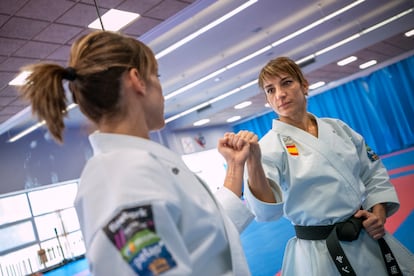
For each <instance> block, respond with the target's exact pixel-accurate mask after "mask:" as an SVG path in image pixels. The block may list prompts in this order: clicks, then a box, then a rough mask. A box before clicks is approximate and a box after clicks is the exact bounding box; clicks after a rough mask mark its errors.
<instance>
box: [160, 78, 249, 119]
mask: <svg viewBox="0 0 414 276" xmlns="http://www.w3.org/2000/svg"><path fill="white" fill-rule="evenodd" d="M254 84H257V79H256V80H253V81H251V82H248V83H245V84H243V85H242V86H240V87H237V88H235V89H233V90H230V91H229V92H226V93H224V94H222V95H220V96H218V97H215V98H213V99H211V100H208V101H206V102H204V103H201V104H198V105H196V106H193V107H191V108H190V109H187V110H185V111H183V112H181V113H178V114H175V115H174V116H171V117H169V118H167V119H165V123H169V122H172V121H174V120H177V119H178V118H181V117H183V116H185V115H187V114H190V113H191V112H193V111H196V110H198V109H200V108H203V107H206V106H208V105H211V104H212V103H215V102H218V101H221V100H222V99H224V98H227V97H229V96H231V95H233V94H236V93H238V92H240V91H242V90H243V89H245V88H248V87H250V86H252V85H254Z"/></svg>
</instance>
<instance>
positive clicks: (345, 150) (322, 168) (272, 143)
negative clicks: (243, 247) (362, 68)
mask: <svg viewBox="0 0 414 276" xmlns="http://www.w3.org/2000/svg"><path fill="white" fill-rule="evenodd" d="M315 119H316V121H317V124H318V138H317V137H315V136H313V135H311V134H309V133H307V132H305V131H303V130H301V129H299V128H296V127H293V126H291V125H288V124H285V123H283V122H281V121H279V120H274V121H273V127H272V129H271V130H270V131H269V132H268V133H267V134H266V135H265V136H264V137H263V138H262V139H261V140H260V148H261V151H262V163H263V167H264V171H265V174H266V176H267V178H268V179H269V180H270V182H271V186H272V189H273V191H274V195H275V197H276V198H277V200H278V202H279V203H276V204H270V203H265V202H261V201H260V200H258V199H257V198H255V197H254V195H253V194H252V193H251V191H250V189H249V187H248V185H247V183H246V185H245V197H246V200H247V204H248V206H249V208H251V209H252V211H253V213H254V214H255V215H256V219H257V220H259V221H271V220H276V219H278V218H280V217H281V216H282V215H284V216H285V217H286V218H287V219H289V220H290V221H291V222H292V224H294V225H303V226H315V225H329V224H334V223H336V222H340V221H344V220H346V219H347V218H349V217H351V216H352V215H353V214H354V213H355V212H356V211H358V209H360V207H361V206H362V208H364V209H366V210H369V209H370V208H372V206H374V205H375V204H377V203H387V205H386V206H387V215H388V216H390V215H392V214H393V213H395V212H396V211H397V209H398V208H399V201H398V198H397V194H396V191H395V189H394V187H393V185H392V184H391V183H390V182H389V177H388V174H387V171H386V169H385V167H384V166H383V164H382V162H381V161H380V160H379V159H378V156H376V155H375V153H373V152H372V150H370V149H368V150H367V148H366V145H365V141H364V139H363V138H362V137H361V136H360V135H359V134H357V133H356V132H355V131H353V130H352V129H351V128H350V127H349V126H347V125H346V124H345V123H344V122H342V121H340V120H336V119H329V118H323V119H320V118H316V117H315ZM368 154H369V155H370V156H371V159H372V160H373V161H372V160H371V159H370V158H369V157H368ZM374 159H377V160H374ZM385 240H386V241H387V243H388V245H389V246H390V248H391V249H392V251H393V253H394V255H395V257H396V258H397V260H398V263H399V265H400V268H401V269H402V271H403V273H404V275H414V256H413V255H412V253H410V252H409V251H408V250H407V249H406V248H404V247H403V246H402V245H401V244H400V243H399V242H398V241H397V240H396V239H395V238H394V237H392V236H391V235H389V234H386V236H385ZM341 245H342V247H343V249H344V252H345V254H346V256H347V257H348V259H349V261H350V263H351V265H352V266H353V268H354V271H355V272H356V274H357V275H364V276H367V275H375V276H381V275H387V272H386V268H385V265H384V262H383V260H382V256H381V255H380V249H379V247H378V243H377V242H376V241H375V240H373V239H372V238H371V237H370V236H369V235H368V234H367V233H366V232H365V231H364V230H363V231H362V232H361V233H360V235H359V238H358V240H355V241H352V242H341ZM269 265H270V264H269ZM282 275H286V276H300V275H315V276H319V275H330V276H331V275H339V272H338V271H337V268H336V267H335V265H334V262H333V261H332V259H331V257H330V255H329V252H328V250H327V247H326V243H325V240H317V241H310V240H302V239H298V238H296V237H294V238H292V239H291V240H290V241H289V242H288V244H287V246H286V249H285V255H284V260H283V265H282Z"/></svg>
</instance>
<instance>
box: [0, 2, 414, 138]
mask: <svg viewBox="0 0 414 276" xmlns="http://www.w3.org/2000/svg"><path fill="white" fill-rule="evenodd" d="M96 1H97V4H98V6H99V11H100V13H101V14H103V13H104V12H105V11H107V10H108V9H109V8H117V9H121V10H127V11H133V12H138V13H140V14H141V17H140V18H139V19H138V20H137V21H136V22H134V23H133V24H131V25H129V26H128V27H127V28H125V29H124V30H122V32H124V33H126V34H128V35H132V36H135V37H137V38H138V39H140V40H142V41H144V42H145V43H147V44H148V45H149V46H150V47H151V48H152V49H153V51H154V52H155V53H156V54H158V53H160V52H161V51H162V50H164V49H165V48H167V47H168V46H170V45H172V44H174V43H176V42H178V41H179V40H180V39H182V38H184V37H186V36H188V35H191V34H193V33H194V32H196V31H198V30H199V29H201V28H203V27H204V26H206V25H208V24H210V23H212V22H214V21H215V20H217V19H219V18H221V17H222V16H224V15H225V14H227V13H228V12H231V11H232V10H234V9H236V8H237V7H239V6H240V5H242V4H243V3H245V2H247V1H241V0H226V1H225V0H222V1H213V0H200V1H191V0H186V1H185V0H164V1H160V0H158V1H157V0H145V1H138V0H96ZM352 3H358V2H357V1H348V0H346V1H345V0H343V1H333V0H320V1H312V0H295V1H281V0H258V1H257V2H256V3H254V4H252V5H251V6H250V7H248V8H247V9H245V10H243V11H242V12H240V13H239V14H237V15H235V16H233V17H232V18H230V19H228V20H227V21H225V22H224V23H222V24H220V25H217V26H216V27H214V28H212V29H210V30H209V31H207V32H206V33H204V34H201V35H199V36H198V37H196V38H195V39H193V40H191V41H190V42H188V43H187V44H184V45H183V46H181V47H180V48H178V49H177V50H175V51H173V52H171V53H169V54H167V55H166V56H164V57H161V58H159V59H158V62H159V68H160V70H159V73H160V75H161V78H160V80H161V84H162V86H163V91H164V95H165V96H166V97H167V100H166V102H165V117H166V119H167V122H168V124H167V126H166V127H167V128H168V129H170V130H172V131H174V130H177V129H183V128H190V127H192V123H193V122H194V121H196V120H199V119H204V118H209V119H210V120H211V122H210V124H209V125H221V124H227V123H226V119H228V118H229V117H232V116H234V115H240V116H242V119H241V120H245V119H248V118H252V117H254V116H257V115H260V114H263V113H265V112H268V111H270V110H269V109H267V108H266V107H265V106H264V104H265V99H264V95H263V92H261V91H259V89H258V87H257V84H253V85H251V86H249V87H247V88H245V89H240V91H238V92H234V91H236V90H235V89H238V88H240V87H242V86H243V85H245V84H247V83H250V82H252V81H255V80H256V79H257V75H258V73H259V71H260V69H261V67H262V66H263V65H264V64H265V63H266V62H267V61H268V60H270V59H271V58H274V57H277V56H281V55H284V56H289V57H291V58H293V59H294V60H297V61H299V60H300V59H302V58H304V57H307V56H309V55H312V54H315V53H318V51H320V50H322V49H325V48H326V47H328V46H331V45H333V44H335V43H338V42H340V41H342V40H343V39H345V38H349V37H351V36H353V35H356V34H360V37H359V38H357V39H355V40H353V41H351V42H348V43H345V44H344V45H342V46H340V47H338V48H336V49H333V50H330V51H327V52H326V53H323V54H320V55H317V56H316V57H315V58H314V60H313V63H310V64H308V65H306V66H304V67H303V70H304V72H305V74H306V76H307V78H308V80H309V82H310V83H311V84H312V83H314V82H317V81H324V82H326V83H327V85H326V86H325V87H323V88H320V89H318V90H315V91H311V95H312V93H321V92H323V91H324V90H326V89H328V88H331V87H334V86H335V85H338V84H340V83H342V82H344V81H349V80H351V79H352V78H355V77H358V76H361V75H364V74H368V73H369V72H371V71H372V70H374V69H378V68H380V67H383V66H385V65H388V64H390V63H392V62H396V61H398V60H400V59H402V58H404V57H408V56H411V55H413V54H414V52H413V49H414V38H413V37H410V38H407V37H405V36H404V32H406V31H408V30H410V29H413V28H414V10H413V9H414V2H413V1H412V0H392V1H390V0H366V1H362V3H360V4H358V5H356V6H355V7H353V8H352V9H350V10H348V11H346V12H344V13H342V14H340V15H337V16H335V17H332V18H330V19H328V20H326V21H325V22H323V23H321V24H319V25H318V26H315V27H312V24H313V23H314V22H317V21H318V20H320V19H321V18H323V17H324V16H328V15H331V14H332V13H334V12H336V11H337V10H339V9H342V8H344V7H345V6H347V5H349V4H352ZM93 4H94V2H93V1H90V0H81V1H76V0H58V1H57V0H1V2H0V134H3V135H11V133H12V132H13V131H14V130H13V129H14V128H16V126H18V127H21V125H22V124H27V122H28V120H29V121H30V122H32V118H31V114H30V109H28V108H27V103H24V102H22V101H21V100H19V99H18V97H17V93H16V90H15V88H14V87H10V86H9V85H8V82H9V81H10V80H11V79H12V78H13V77H14V76H15V75H16V73H17V72H18V69H19V68H20V67H21V66H23V65H25V64H27V63H32V62H36V61H40V60H42V61H44V60H48V61H54V62H58V63H60V64H62V65H66V60H67V56H68V53H69V48H70V44H71V43H72V42H73V40H74V39H75V38H76V37H77V36H79V35H80V34H83V33H85V32H88V29H87V27H86V26H87V25H88V24H89V23H90V22H92V21H93V20H94V19H96V17H97V13H96V8H95V7H94V5H93ZM404 12H405V15H403V16H401V17H400V18H399V19H396V20H394V21H392V22H390V23H389V24H387V25H384V26H382V27H379V28H377V29H374V30H371V29H370V28H371V27H373V26H375V25H376V24H378V23H380V22H383V21H384V20H387V19H389V18H391V17H393V16H395V15H398V14H400V15H402V13H404ZM307 26H308V28H309V30H307V31H306V32H304V33H301V34H297V35H295V36H294V35H293V34H295V32H296V31H298V30H300V29H302V28H304V27H307ZM289 36H294V37H293V38H292V39H289V40H286V41H284V42H282V43H280V44H279V45H277V46H275V47H270V49H267V50H264V51H263V53H261V54H260V55H258V56H256V57H254V58H252V59H249V60H248V61H245V62H242V63H240V64H239V65H237V66H234V67H232V68H227V69H226V70H225V71H224V72H222V73H221V74H218V75H217V76H215V77H212V78H208V79H207V80H205V81H203V82H201V83H200V84H198V85H195V86H194V87H192V88H189V89H188V90H186V91H185V92H183V93H181V94H179V95H177V96H175V97H172V98H169V97H170V96H169V94H171V93H173V92H174V91H177V90H178V89H180V88H183V87H186V86H187V85H189V84H191V83H193V82H194V81H197V80H199V79H201V78H203V77H206V76H208V75H210V74H211V73H213V72H216V71H217V70H219V69H222V68H226V66H227V67H229V65H232V64H234V63H235V62H237V61H242V59H243V58H244V57H246V56H248V55H250V54H252V53H255V52H256V51H258V50H261V49H264V47H266V46H269V45H271V44H272V43H274V42H276V41H278V40H280V39H286V38H288V37H289ZM349 55H355V56H357V57H358V60H357V61H356V62H353V63H351V64H349V65H347V66H344V67H339V66H337V65H336V62H337V61H338V60H341V59H343V58H345V57H347V56H349ZM370 59H376V60H377V61H378V65H376V66H375V67H373V68H371V69H366V70H365V71H361V70H360V69H359V67H358V65H359V64H361V63H363V62H366V61H368V60H370ZM232 91H233V92H234V93H233V94H231V95H230V96H228V97H226V98H224V99H221V100H218V99H217V97H219V96H223V95H226V93H228V92H232ZM244 100H250V101H252V102H253V104H252V105H251V106H249V107H248V108H245V109H242V110H235V109H234V108H233V107H234V105H236V104H238V103H240V102H242V101H244ZM207 101H210V104H209V105H207V106H206V107H203V106H202V105H201V106H200V104H203V103H205V102H207ZM197 107H199V108H197ZM191 108H194V109H198V111H197V110H196V111H193V112H190V113H189V114H187V115H185V116H183V117H181V118H179V119H176V120H171V119H172V118H173V116H175V115H177V114H179V113H182V112H185V111H186V110H188V109H191ZM69 116H70V119H69V120H68V121H67V123H68V124H70V125H79V124H81V125H82V124H84V123H85V122H84V119H83V118H82V117H81V116H80V115H79V112H78V111H77V110H76V109H75V110H74V111H71V112H70V113H69ZM238 122H240V121H238ZM236 123H237V122H236Z"/></svg>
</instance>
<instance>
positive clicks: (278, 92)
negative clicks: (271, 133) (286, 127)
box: [263, 73, 308, 118]
mask: <svg viewBox="0 0 414 276" xmlns="http://www.w3.org/2000/svg"><path fill="white" fill-rule="evenodd" d="M263 88H264V91H265V94H266V99H267V102H268V103H269V104H270V105H271V106H272V108H273V110H274V111H275V112H276V113H277V114H278V115H279V116H280V117H281V118H283V117H285V118H286V117H287V118H295V117H296V116H298V115H301V114H303V113H306V97H305V96H306V95H307V93H308V87H307V84H300V83H299V81H297V80H296V79H294V78H293V77H292V76H290V75H289V74H286V73H282V74H280V75H279V76H273V77H270V78H267V79H265V80H264V82H263Z"/></svg>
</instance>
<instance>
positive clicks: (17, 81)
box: [9, 71, 31, 86]
mask: <svg viewBox="0 0 414 276" xmlns="http://www.w3.org/2000/svg"><path fill="white" fill-rule="evenodd" d="M30 74H31V72H29V71H23V72H21V73H20V74H18V75H17V76H16V77H15V78H14V79H12V80H11V81H10V82H9V85H14V86H20V85H23V84H25V83H26V79H27V77H28V76H30Z"/></svg>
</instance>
